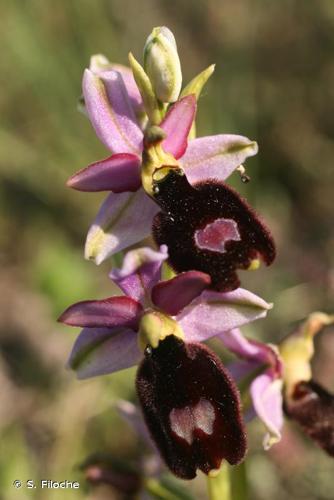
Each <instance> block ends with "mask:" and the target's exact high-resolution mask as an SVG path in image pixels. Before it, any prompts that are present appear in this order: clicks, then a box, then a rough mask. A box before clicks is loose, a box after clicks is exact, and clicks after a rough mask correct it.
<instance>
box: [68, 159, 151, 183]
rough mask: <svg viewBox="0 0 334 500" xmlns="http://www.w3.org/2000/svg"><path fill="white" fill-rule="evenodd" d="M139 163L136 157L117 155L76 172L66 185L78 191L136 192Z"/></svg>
mask: <svg viewBox="0 0 334 500" xmlns="http://www.w3.org/2000/svg"><path fill="white" fill-rule="evenodd" d="M140 163H141V162H140V159H139V157H138V156H135V155H131V154H128V153H118V154H115V155H113V156H109V158H105V159H104V160H101V161H97V162H95V163H92V164H91V165H89V166H88V167H86V168H84V169H82V170H80V171H79V172H76V173H75V174H74V175H72V177H70V178H69V180H68V181H67V183H66V184H67V186H68V187H71V188H73V189H77V190H78V191H113V192H114V193H123V192H124V191H137V189H139V188H140V186H141V178H140Z"/></svg>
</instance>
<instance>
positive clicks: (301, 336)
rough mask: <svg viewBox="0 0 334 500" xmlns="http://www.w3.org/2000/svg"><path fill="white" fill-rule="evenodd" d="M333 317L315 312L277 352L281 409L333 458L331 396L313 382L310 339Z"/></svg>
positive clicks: (332, 320) (333, 406)
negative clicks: (281, 365)
mask: <svg viewBox="0 0 334 500" xmlns="http://www.w3.org/2000/svg"><path fill="white" fill-rule="evenodd" d="M332 323H334V316H330V315H328V314H324V313H321V312H315V313H313V314H311V315H310V316H309V317H308V318H307V319H306V320H305V321H304V323H302V324H301V325H300V327H299V328H298V329H297V330H296V331H295V332H293V333H292V334H290V335H288V336H287V337H286V338H285V339H284V340H283V341H282V342H281V344H280V346H279V350H280V355H281V357H282V360H283V363H284V372H283V375H284V377H283V378H284V407H285V411H286V414H287V416H288V417H290V418H291V419H293V420H295V421H296V422H297V423H298V424H299V425H300V426H301V428H302V430H303V431H304V432H305V433H306V434H307V435H308V436H309V437H310V438H311V439H313V441H315V442H316V443H317V444H318V445H319V446H320V447H321V448H323V449H324V450H325V451H326V452H327V453H328V454H329V455H331V456H332V457H334V395H333V394H330V393H329V392H328V391H327V390H326V389H325V388H323V387H321V386H320V385H319V384H318V383H317V382H315V381H314V380H313V376H312V368H311V360H312V357H313V355H314V343H313V342H314V336H315V335H316V334H317V333H318V332H319V331H320V330H321V329H322V328H323V327H324V326H326V325H330V324H332Z"/></svg>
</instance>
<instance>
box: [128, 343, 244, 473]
mask: <svg viewBox="0 0 334 500" xmlns="http://www.w3.org/2000/svg"><path fill="white" fill-rule="evenodd" d="M137 391H138V396H139V400H140V403H141V406H142V410H143V413H144V417H145V421H146V424H147V426H148V428H149V431H150V433H151V435H152V438H153V440H154V442H155V444H156V446H157V447H158V449H159V450H160V453H161V455H162V457H163V458H164V460H165V462H166V464H167V465H168V467H169V468H170V469H171V471H172V472H173V473H174V474H175V475H176V476H179V477H181V478H182V479H193V478H194V477H195V476H196V471H197V469H200V470H201V471H203V472H204V473H206V474H208V473H209V472H210V471H211V470H213V469H219V467H220V465H221V461H222V460H223V459H226V460H227V461H228V462H229V463H230V464H237V463H239V462H240V461H241V460H242V459H243V457H244V455H245V453H246V447H247V445H246V436H245V430H244V425H243V421H242V416H241V408H240V400H239V394H238V390H237V388H236V386H235V384H234V382H233V381H232V380H231V378H230V377H229V375H228V374H227V372H226V371H225V369H224V367H223V365H222V363H221V361H220V359H219V358H218V357H217V356H216V355H215V354H214V353H213V352H212V351H211V350H209V349H208V348H207V347H206V346H204V345H202V344H198V343H189V344H186V343H184V342H183V341H182V340H180V339H179V338H177V337H175V336H173V335H170V336H168V337H166V338H165V339H164V340H163V341H161V342H160V343H159V346H158V347H157V348H156V349H152V348H151V347H148V348H147V349H146V353H145V359H144V361H143V362H142V363H141V365H140V367H139V369H138V374H137Z"/></svg>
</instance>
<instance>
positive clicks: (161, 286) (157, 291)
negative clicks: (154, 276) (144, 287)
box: [152, 271, 211, 316]
mask: <svg viewBox="0 0 334 500" xmlns="http://www.w3.org/2000/svg"><path fill="white" fill-rule="evenodd" d="M210 283H211V278H210V276H209V275H208V274H205V273H202V272H200V271H188V272H185V273H181V274H179V275H178V276H176V277H175V278H172V279H170V280H168V281H162V282H160V283H158V284H156V285H155V286H154V288H153V289H152V301H153V303H154V304H155V305H156V306H158V307H159V308H161V309H162V310H163V311H165V312H167V313H168V314H171V315H172V316H174V315H176V314H177V313H178V312H179V311H181V309H183V308H184V307H185V306H187V305H188V304H189V303H190V302H191V301H192V300H193V299H195V298H196V297H197V296H198V295H199V294H200V293H202V292H203V290H204V289H205V288H207V287H208V286H209V285H210Z"/></svg>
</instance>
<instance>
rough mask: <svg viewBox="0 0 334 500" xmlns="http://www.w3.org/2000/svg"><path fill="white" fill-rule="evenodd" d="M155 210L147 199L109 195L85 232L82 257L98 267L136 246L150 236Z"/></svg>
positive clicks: (141, 195)
mask: <svg viewBox="0 0 334 500" xmlns="http://www.w3.org/2000/svg"><path fill="white" fill-rule="evenodd" d="M158 211H159V207H158V205H156V204H155V203H154V202H153V201H152V200H151V198H149V196H147V195H146V193H145V192H144V191H143V189H139V190H138V191H136V192H135V193H121V194H116V193H115V194H114V193H111V194H110V195H109V196H108V197H107V198H106V200H105V201H104V203H103V204H102V206H101V208H100V211H99V213H98V215H97V217H96V219H95V221H94V223H93V224H92V226H91V227H90V229H89V232H88V235H87V240H86V247H85V257H86V259H92V260H94V261H95V263H96V264H101V262H103V261H104V260H105V259H106V258H107V257H109V256H110V255H113V254H114V253H116V252H119V251H120V250H123V249H124V248H126V247H128V246H130V245H133V244H135V243H137V242H138V241H140V240H142V239H144V238H145V237H146V236H148V235H149V234H150V233H151V228H152V220H153V217H154V216H155V214H156V213H157V212H158Z"/></svg>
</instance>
